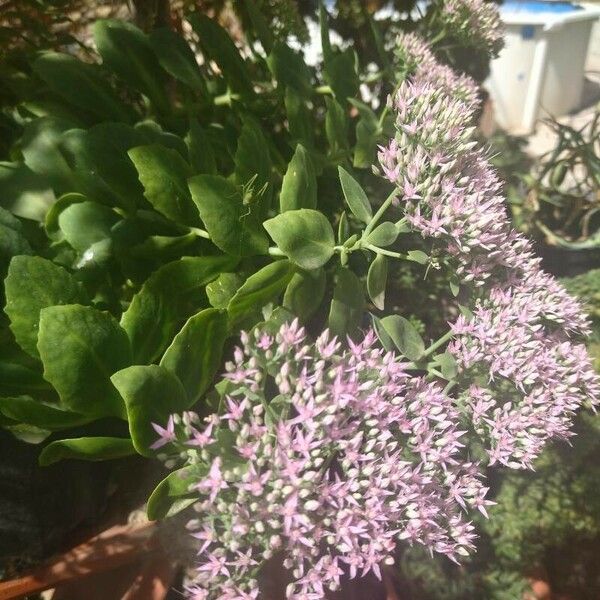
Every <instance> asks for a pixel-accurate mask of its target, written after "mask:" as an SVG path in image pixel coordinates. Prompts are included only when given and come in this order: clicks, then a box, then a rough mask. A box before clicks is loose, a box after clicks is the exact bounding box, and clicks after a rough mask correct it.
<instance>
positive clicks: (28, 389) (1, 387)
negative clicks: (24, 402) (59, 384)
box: [0, 361, 51, 396]
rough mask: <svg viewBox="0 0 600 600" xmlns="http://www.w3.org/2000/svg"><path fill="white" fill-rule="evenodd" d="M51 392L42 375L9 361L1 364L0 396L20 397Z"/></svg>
mask: <svg viewBox="0 0 600 600" xmlns="http://www.w3.org/2000/svg"><path fill="white" fill-rule="evenodd" d="M49 390H51V386H50V384H49V383H48V382H47V381H45V380H44V379H43V378H42V375H41V373H38V372H37V371H34V370H33V369H30V368H29V367H26V366H23V365H21V364H18V363H15V362H9V361H1V362H0V394H3V395H4V394H6V395H11V396H12V395H19V394H23V393H32V394H34V393H37V392H46V391H49Z"/></svg>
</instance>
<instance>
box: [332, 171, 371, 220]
mask: <svg viewBox="0 0 600 600" xmlns="http://www.w3.org/2000/svg"><path fill="white" fill-rule="evenodd" d="M338 173H339V176H340V183H341V184H342V191H343V192H344V198H345V199H346V204H347V205H348V208H349V209H350V210H351V211H352V214H353V215H354V216H355V217H356V218H357V219H359V220H361V221H362V222H363V223H366V224H368V223H370V222H371V219H372V218H373V211H372V210H371V203H370V202H369V199H368V198H367V194H365V191H364V190H363V189H362V187H361V186H360V184H359V183H358V181H356V179H354V177H352V175H350V173H348V171H346V169H344V168H343V167H338Z"/></svg>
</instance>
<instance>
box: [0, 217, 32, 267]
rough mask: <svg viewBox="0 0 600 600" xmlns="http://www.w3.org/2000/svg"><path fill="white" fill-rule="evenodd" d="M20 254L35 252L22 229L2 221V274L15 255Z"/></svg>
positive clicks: (0, 263)
mask: <svg viewBox="0 0 600 600" xmlns="http://www.w3.org/2000/svg"><path fill="white" fill-rule="evenodd" d="M20 254H33V250H32V249H31V246H30V245H29V242H28V241H27V240H26V239H25V237H24V236H23V234H22V233H21V231H20V227H19V228H17V229H15V228H14V227H10V226H7V225H5V224H4V223H1V222H0V276H4V273H5V269H6V267H7V266H8V263H9V262H10V260H11V258H12V257H13V256H19V255H20Z"/></svg>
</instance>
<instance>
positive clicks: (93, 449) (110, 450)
mask: <svg viewBox="0 0 600 600" xmlns="http://www.w3.org/2000/svg"><path fill="white" fill-rule="evenodd" d="M133 454H135V449H134V447H133V444H132V443H131V440H130V439H129V438H115V437H81V438H71V439H67V440H58V441H56V442H51V443H50V444H48V445H47V446H46V447H45V448H44V449H43V450H42V451H41V453H40V457H39V463H40V465H42V466H43V467H46V466H48V465H51V464H54V463H56V462H58V461H60V460H65V459H78V460H90V461H100V460H111V459H113V458H122V457H124V456H131V455H133Z"/></svg>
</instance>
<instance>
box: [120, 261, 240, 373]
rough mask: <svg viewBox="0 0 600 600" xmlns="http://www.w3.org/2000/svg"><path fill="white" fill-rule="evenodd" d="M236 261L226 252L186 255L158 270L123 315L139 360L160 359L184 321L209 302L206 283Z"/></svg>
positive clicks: (134, 352)
mask: <svg viewBox="0 0 600 600" xmlns="http://www.w3.org/2000/svg"><path fill="white" fill-rule="evenodd" d="M235 265H236V261H235V260H233V259H232V258H229V257H226V256H202V257H185V258H182V259H181V260H177V261H174V262H171V263H168V264H166V265H164V266H163V267H161V268H160V269H158V270H157V271H155V272H154V273H153V274H152V276H151V277H150V278H149V279H148V280H147V281H146V282H145V283H144V285H143V286H142V289H141V290H140V291H139V292H138V293H137V294H136V295H135V296H134V297H133V299H132V301H131V304H130V305H129V308H128V309H127V310H126V311H125V312H124V313H123V316H122V318H121V325H122V327H123V328H124V329H125V331H126V332H127V335H128V336H129V339H130V340H131V347H132V349H133V356H134V360H135V362H139V363H149V362H152V361H154V360H156V359H157V358H158V357H159V356H160V355H161V354H162V352H163V351H164V349H165V348H166V347H167V346H168V345H169V344H170V343H171V340H172V339H173V336H174V335H175V334H176V333H177V330H178V328H179V327H180V325H181V323H183V322H184V321H185V320H186V319H187V318H188V317H190V316H191V315H192V314H194V313H195V312H196V311H197V310H198V309H199V308H201V307H202V306H206V305H205V304H203V303H204V302H205V299H204V294H203V289H204V286H205V285H206V284H207V283H209V282H210V281H212V280H213V279H216V278H217V277H218V275H219V273H221V272H223V271H230V270H231V269H233V268H234V267H235Z"/></svg>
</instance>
